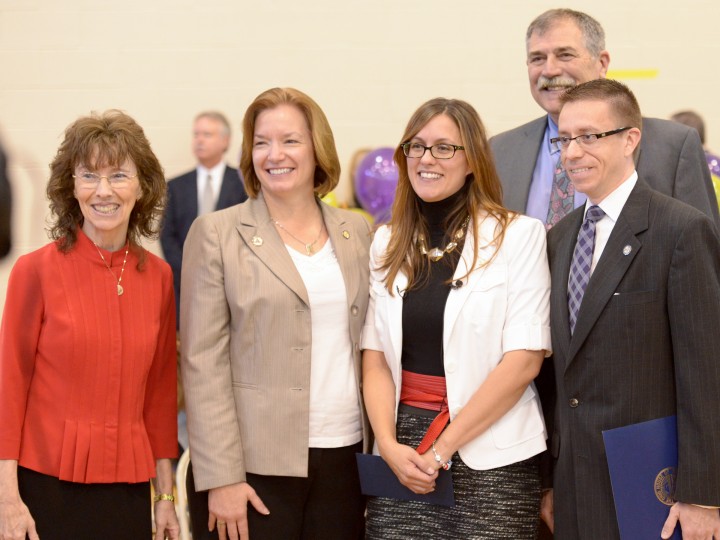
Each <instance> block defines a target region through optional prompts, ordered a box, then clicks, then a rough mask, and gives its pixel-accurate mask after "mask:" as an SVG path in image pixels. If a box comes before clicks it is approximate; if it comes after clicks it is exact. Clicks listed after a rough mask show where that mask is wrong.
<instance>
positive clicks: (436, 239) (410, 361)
mask: <svg viewBox="0 0 720 540" xmlns="http://www.w3.org/2000/svg"><path fill="white" fill-rule="evenodd" d="M466 196H467V190H466V189H461V190H460V191H458V192H457V193H455V194H454V195H451V196H450V197H448V198H447V199H445V200H442V201H438V202H433V203H426V202H424V201H422V200H421V201H420V212H421V213H422V215H423V216H424V217H425V219H426V220H427V222H428V230H429V235H430V240H429V242H427V244H428V245H427V248H428V251H429V250H430V249H432V248H433V247H438V248H440V249H441V250H442V249H444V248H445V246H447V244H448V243H449V242H450V237H451V236H452V235H453V233H454V232H455V230H453V231H445V229H444V225H443V221H444V220H445V218H446V216H447V214H448V212H449V211H450V210H451V209H452V207H453V206H455V204H456V202H457V200H458V199H459V198H461V197H466ZM464 243H465V238H463V239H462V240H460V241H458V246H457V247H456V248H455V249H454V250H453V251H452V252H450V253H446V254H445V256H444V257H443V258H442V259H440V260H439V261H437V262H431V263H430V264H429V273H430V275H429V278H428V280H427V281H426V282H424V283H423V284H422V285H421V286H420V287H417V288H413V289H411V290H407V291H405V292H404V296H403V312H402V330H403V344H402V367H403V369H405V370H407V371H412V372H414V373H421V374H423V375H434V376H440V377H444V376H445V369H444V366H443V320H444V316H445V304H446V302H447V298H448V294H449V293H450V288H451V287H450V285H449V284H448V281H449V280H450V279H451V278H452V276H453V274H454V273H455V268H456V267H457V263H458V261H459V260H460V253H461V252H462V248H463V245H464ZM421 280H422V278H421Z"/></svg>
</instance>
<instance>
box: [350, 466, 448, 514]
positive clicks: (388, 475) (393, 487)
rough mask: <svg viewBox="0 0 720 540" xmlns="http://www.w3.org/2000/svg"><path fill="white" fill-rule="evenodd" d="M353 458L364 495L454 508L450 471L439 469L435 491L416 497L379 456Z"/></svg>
mask: <svg viewBox="0 0 720 540" xmlns="http://www.w3.org/2000/svg"><path fill="white" fill-rule="evenodd" d="M355 456H356V457H357V464H358V470H359V471H360V488H361V489H362V492H363V494H364V495H372V496H375V497H388V498H390V499H400V500H403V501H422V502H426V503H430V504H439V505H442V506H455V495H454V494H453V483H452V473H451V472H450V471H444V470H442V469H441V470H440V474H438V477H437V479H436V480H435V491H433V492H432V493H428V494H427V495H418V494H417V493H413V492H412V491H410V490H409V489H408V488H406V487H405V486H403V485H402V484H401V483H400V480H398V479H397V476H395V473H394V472H392V469H391V468H390V467H389V466H388V464H387V463H385V460H384V459H383V458H381V457H380V456H374V455H370V454H355Z"/></svg>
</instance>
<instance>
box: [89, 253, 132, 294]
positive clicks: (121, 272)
mask: <svg viewBox="0 0 720 540" xmlns="http://www.w3.org/2000/svg"><path fill="white" fill-rule="evenodd" d="M93 245H94V246H95V249H97V252H98V254H99V255H100V258H101V259H102V262H103V263H105V268H107V269H108V272H110V273H111V274H112V277H114V278H115V279H116V280H117V293H118V296H122V293H124V292H125V289H123V287H122V285H120V282H121V281H122V277H123V272H125V263H126V262H127V256H128V251H130V244H128V246H127V247H126V248H125V258H124V259H123V264H122V268H121V269H120V277H117V276H115V272H113V271H112V268H110V265H109V264H108V263H107V261H106V260H105V257H104V256H103V254H102V251H100V248H99V247H98V245H97V244H96V243H95V242H93Z"/></svg>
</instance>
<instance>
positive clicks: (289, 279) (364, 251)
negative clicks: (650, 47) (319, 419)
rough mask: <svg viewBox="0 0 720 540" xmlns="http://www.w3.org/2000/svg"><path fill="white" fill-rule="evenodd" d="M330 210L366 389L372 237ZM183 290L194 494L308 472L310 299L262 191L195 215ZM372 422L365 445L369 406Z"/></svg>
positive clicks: (347, 215) (363, 225)
mask: <svg viewBox="0 0 720 540" xmlns="http://www.w3.org/2000/svg"><path fill="white" fill-rule="evenodd" d="M321 208H322V213H323V218H324V220H325V226H326V228H327V231H328V234H329V236H330V240H331V242H332V244H333V247H334V248H335V253H336V255H337V259H338V261H339V263H340V269H341V271H342V274H343V278H344V281H345V286H346V289H347V299H348V312H349V321H350V324H349V328H347V332H348V334H349V337H350V340H351V342H352V344H353V348H354V351H355V373H356V378H357V381H358V385H359V381H360V376H361V368H360V347H359V343H360V332H361V329H362V325H363V321H364V319H365V311H366V309H367V303H368V283H369V277H368V272H369V271H368V248H369V244H370V241H371V237H370V230H369V227H368V224H367V222H366V221H365V220H364V219H363V218H362V217H361V216H360V215H358V214H355V213H353V212H349V211H346V210H339V209H337V208H333V207H330V206H328V205H326V204H321ZM181 290H182V293H181V296H180V298H181V316H180V320H181V327H180V335H181V355H182V357H181V358H182V378H183V383H184V389H185V400H186V407H187V415H188V431H189V435H190V449H191V453H192V462H193V470H194V475H195V486H196V489H198V490H206V489H210V488H214V487H219V486H223V485H228V484H232V483H236V482H240V481H244V480H245V473H246V472H252V473H256V474H268V475H283V476H306V475H307V460H308V432H309V404H310V392H309V388H310V358H311V355H310V351H311V346H312V343H311V324H312V323H311V314H310V308H309V301H308V295H307V291H306V290H305V286H304V284H303V281H302V279H301V277H300V274H299V273H298V272H297V270H296V268H295V265H294V264H293V262H292V259H291V258H290V255H289V254H288V252H287V249H286V248H285V246H284V244H283V242H282V240H281V238H280V236H279V235H278V234H277V231H276V229H275V227H274V225H273V223H272V221H271V220H270V216H269V214H268V210H267V206H266V205H265V201H264V200H263V198H262V194H261V195H259V196H258V198H256V199H249V200H247V201H246V202H244V203H242V204H239V205H236V206H233V207H231V208H228V209H226V210H221V211H219V212H213V213H211V214H207V215H204V216H201V217H199V218H198V219H196V220H195V222H194V223H193V225H192V227H191V229H190V232H189V233H188V236H187V240H186V242H185V248H184V255H183V267H182V286H181ZM358 390H359V386H358ZM358 394H359V392H358ZM361 401H362V400H361ZM358 406H360V407H361V410H362V404H361V403H360V404H359V405H358ZM363 425H364V426H365V427H364V429H365V440H366V441H367V439H368V437H367V433H368V432H367V421H366V418H365V412H364V410H363Z"/></svg>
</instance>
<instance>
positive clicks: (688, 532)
mask: <svg viewBox="0 0 720 540" xmlns="http://www.w3.org/2000/svg"><path fill="white" fill-rule="evenodd" d="M678 521H679V522H680V527H681V528H682V534H683V539H684V540H713V538H715V539H720V512H718V509H717V508H701V507H699V506H695V505H694V504H685V503H681V502H676V503H675V504H674V505H673V506H672V508H670V515H669V516H668V518H667V520H666V521H665V525H664V526H663V529H662V533H661V535H660V536H661V538H663V539H667V538H670V537H671V536H672V533H673V531H674V530H675V527H676V526H677V524H678Z"/></svg>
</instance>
